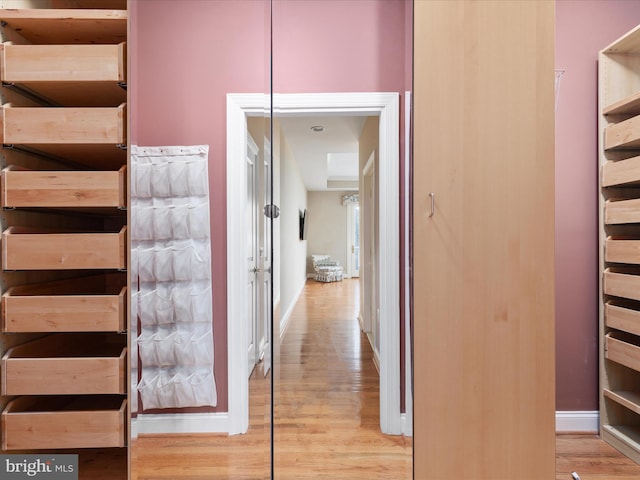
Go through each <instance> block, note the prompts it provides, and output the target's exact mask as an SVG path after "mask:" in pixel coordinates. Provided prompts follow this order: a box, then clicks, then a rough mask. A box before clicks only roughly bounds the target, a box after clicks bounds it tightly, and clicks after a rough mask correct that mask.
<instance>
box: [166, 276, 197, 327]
mask: <svg viewBox="0 0 640 480" xmlns="http://www.w3.org/2000/svg"><path fill="white" fill-rule="evenodd" d="M171 297H172V299H173V309H174V310H173V311H174V314H175V320H176V322H183V323H191V322H193V321H194V318H193V313H192V309H191V287H190V286H189V284H186V283H185V284H180V283H177V284H176V287H175V288H174V289H173V292H172V294H171Z"/></svg>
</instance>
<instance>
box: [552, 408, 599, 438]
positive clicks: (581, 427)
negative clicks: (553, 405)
mask: <svg viewBox="0 0 640 480" xmlns="http://www.w3.org/2000/svg"><path fill="white" fill-rule="evenodd" d="M599 422H600V412H598V410H580V411H557V412H556V433H595V432H598V429H599Z"/></svg>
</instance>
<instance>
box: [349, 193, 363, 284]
mask: <svg viewBox="0 0 640 480" xmlns="http://www.w3.org/2000/svg"><path fill="white" fill-rule="evenodd" d="M359 207H360V205H359V204H358V203H349V204H347V238H346V244H347V245H346V250H347V255H346V258H347V276H348V277H349V278H357V277H360V266H358V269H357V270H356V261H355V256H356V254H355V247H356V245H355V244H354V237H355V234H356V225H355V223H356V222H355V221H354V220H355V211H356V209H357V208H359ZM360 233H361V234H362V232H360ZM361 237H362V235H360V238H361ZM357 247H358V259H359V262H358V264H361V263H362V261H361V255H362V251H361V242H360V240H358V245H357Z"/></svg>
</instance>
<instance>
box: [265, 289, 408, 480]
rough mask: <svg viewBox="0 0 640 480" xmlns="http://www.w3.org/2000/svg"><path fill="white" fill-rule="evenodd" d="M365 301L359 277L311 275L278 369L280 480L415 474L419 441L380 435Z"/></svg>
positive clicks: (278, 354) (279, 354)
mask: <svg viewBox="0 0 640 480" xmlns="http://www.w3.org/2000/svg"><path fill="white" fill-rule="evenodd" d="M358 305H359V294H358V280H357V279H351V280H343V281H342V282H334V283H320V282H315V281H313V280H310V281H307V284H306V287H305V289H304V291H303V292H302V295H301V296H300V299H299V300H298V303H297V304H296V306H295V309H294V310H293V313H292V315H291V318H290V320H289V322H288V327H287V329H286V331H285V335H284V338H283V339H282V344H281V346H280V351H279V352H276V358H277V359H278V360H277V362H276V368H275V369H274V374H275V381H274V383H275V392H274V400H275V401H274V403H275V412H274V415H275V421H274V424H275V436H274V440H275V451H274V455H275V470H276V472H277V473H276V478H277V479H304V478H310V479H311V478H332V479H345V480H347V479H393V480H397V479H404V478H407V479H409V478H411V462H412V448H411V445H412V441H411V438H405V437H402V436H394V435H383V434H382V433H380V422H379V408H380V407H379V386H378V380H379V379H378V373H377V371H376V367H375V365H374V362H373V351H372V349H371V347H370V345H369V342H368V340H367V338H366V336H365V335H364V334H363V333H361V331H360V327H359V324H358V320H357V315H358Z"/></svg>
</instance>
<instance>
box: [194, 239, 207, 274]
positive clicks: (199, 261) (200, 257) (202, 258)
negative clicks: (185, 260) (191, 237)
mask: <svg viewBox="0 0 640 480" xmlns="http://www.w3.org/2000/svg"><path fill="white" fill-rule="evenodd" d="M191 243H192V245H193V249H192V250H191V278H192V279H193V280H208V279H210V278H211V265H210V263H211V262H210V256H211V253H210V250H209V242H202V241H200V242H199V241H194V242H191Z"/></svg>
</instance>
